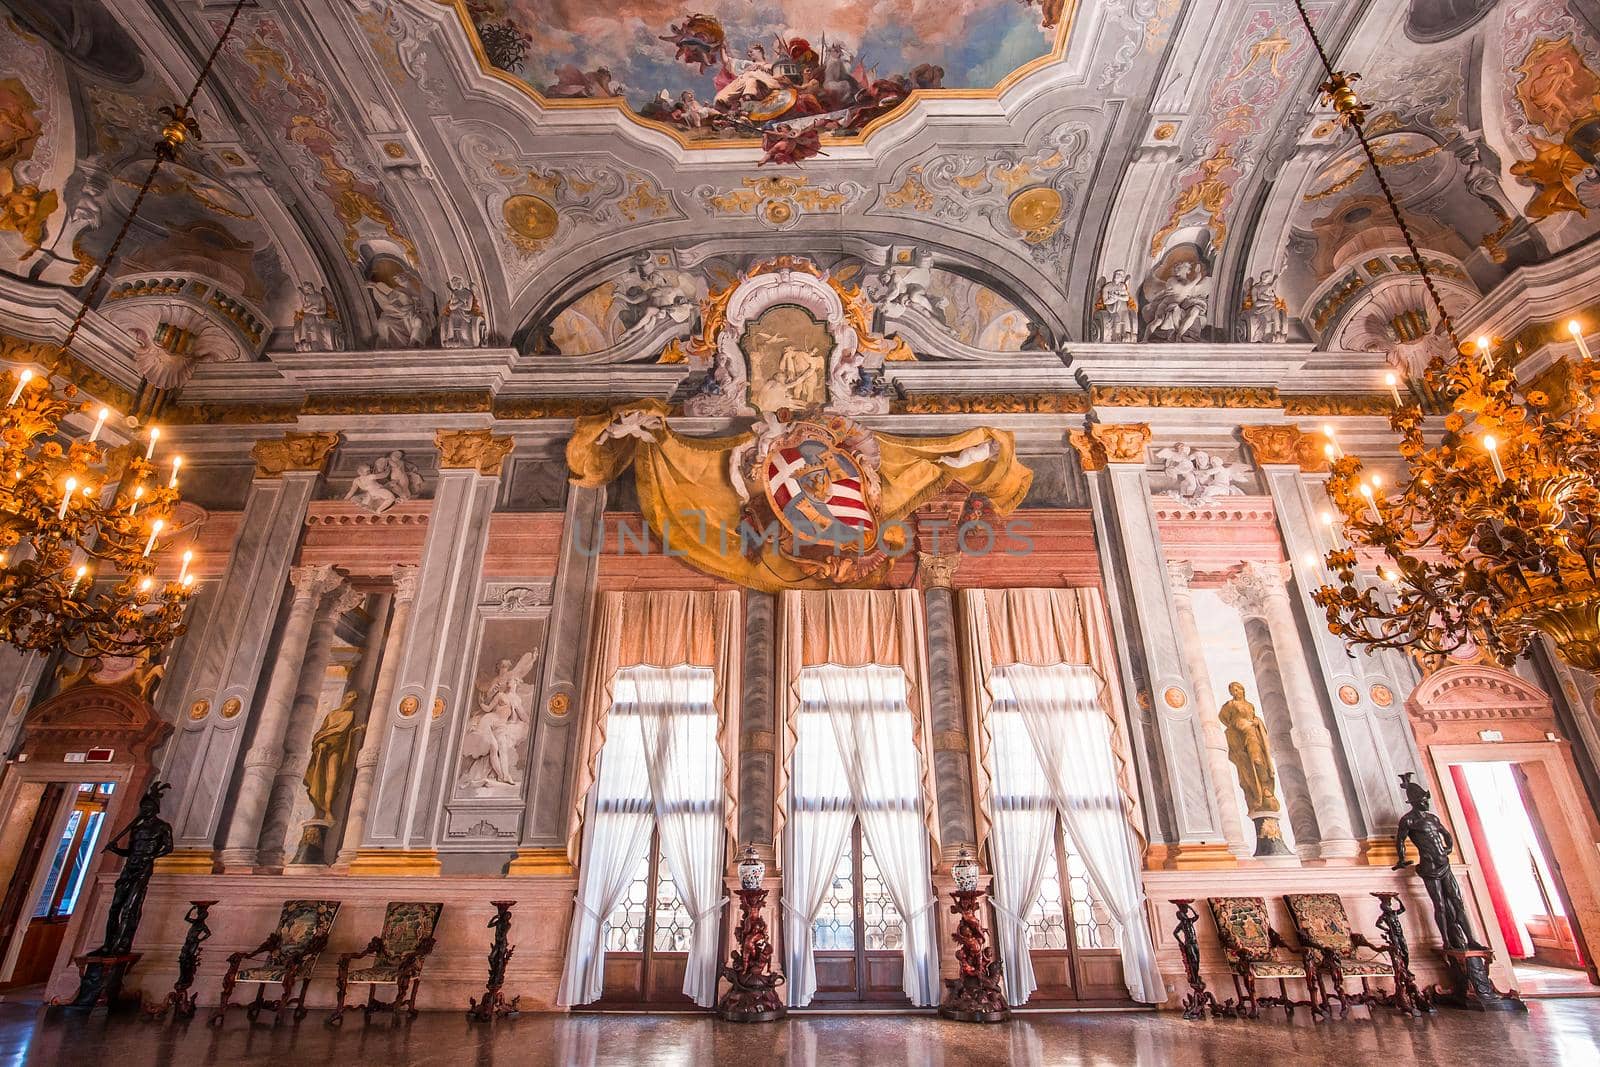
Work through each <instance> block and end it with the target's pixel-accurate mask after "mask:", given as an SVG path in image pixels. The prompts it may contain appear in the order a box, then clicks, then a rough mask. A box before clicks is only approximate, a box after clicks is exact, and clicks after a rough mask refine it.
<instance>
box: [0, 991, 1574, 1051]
mask: <svg viewBox="0 0 1600 1067" xmlns="http://www.w3.org/2000/svg"><path fill="white" fill-rule="evenodd" d="M1357 1014H1359V1013H1353V1014H1352V1016H1351V1018H1350V1020H1348V1021H1347V1022H1343V1023H1334V1024H1329V1023H1312V1022H1310V1021H1309V1020H1305V1021H1302V1020H1301V1019H1299V1018H1296V1020H1295V1022H1294V1023H1293V1024H1285V1023H1283V1022H1282V1021H1278V1020H1275V1021H1272V1022H1266V1021H1262V1022H1257V1023H1246V1022H1185V1021H1184V1020H1183V1019H1182V1018H1181V1017H1179V1016H1177V1015H1175V1014H1173V1013H1170V1012H1169V1013H1161V1014H1156V1013H1144V1012H1139V1013H1120V1014H1118V1013H1101V1014H1053V1015H1022V1016H1019V1017H1018V1018H1016V1019H1015V1020H1013V1021H1011V1022H1009V1023H1003V1024H1001V1025H998V1026H987V1027H985V1026H965V1025H962V1024H959V1023H951V1022H945V1021H943V1020H941V1019H937V1018H934V1017H931V1016H926V1015H880V1016H875V1017H871V1018H865V1017H862V1016H849V1015H821V1016H818V1015H813V1016H805V1017H800V1018H791V1019H789V1020H788V1021H785V1022H781V1023H775V1024H771V1025H766V1026H734V1025H731V1024H728V1023H722V1022H718V1021H714V1020H711V1019H707V1018H705V1017H701V1016H687V1015H678V1016H663V1015H573V1016H566V1015H524V1016H521V1017H519V1018H515V1019H508V1020H504V1021H502V1022H499V1023H496V1024H494V1025H492V1026H483V1025H477V1024H473V1023H469V1022H468V1021H467V1020H466V1019H465V1018H464V1017H462V1016H459V1015H453V1014H444V1013H434V1014H426V1015H423V1016H421V1017H420V1018H418V1019H417V1020H416V1021H415V1022H413V1023H411V1024H409V1025H405V1024H401V1025H399V1026H395V1025H393V1024H391V1023H390V1022H388V1021H387V1020H379V1021H375V1022H374V1023H373V1024H371V1025H366V1024H364V1023H363V1022H362V1020H361V1017H360V1016H359V1015H355V1016H353V1017H352V1018H350V1019H349V1020H347V1022H346V1024H345V1026H344V1028H343V1029H342V1030H330V1029H329V1028H328V1027H326V1026H323V1025H322V1022H321V1019H320V1018H319V1017H318V1015H312V1016H311V1017H310V1018H308V1019H306V1020H305V1022H303V1023H301V1024H300V1025H298V1026H295V1025H293V1024H290V1023H286V1024H284V1025H282V1026H277V1027H274V1026H272V1025H270V1024H268V1023H266V1022H261V1023H257V1024H255V1025H251V1024H250V1023H249V1022H247V1021H246V1020H245V1018H244V1016H243V1014H242V1013H241V1014H240V1015H239V1016H238V1017H237V1018H230V1019H229V1020H228V1023H227V1025H226V1026H225V1027H223V1028H222V1029H220V1030H212V1029H210V1028H209V1027H207V1026H205V1025H204V1016H203V1015H202V1016H201V1017H200V1018H198V1019H196V1020H195V1021H194V1022H192V1023H189V1024H170V1023H168V1024H162V1023H146V1022H144V1021H142V1020H139V1019H136V1018H135V1019H126V1020H114V1021H113V1020H107V1019H105V1018H104V1017H102V1016H98V1015H96V1016H91V1017H89V1018H88V1019H87V1020H72V1021H67V1020H59V1019H41V1018H40V1017H39V1012H38V1009H37V1008H34V1007H30V1006H28V1005H24V1004H16V1003H6V1004H0V1067H20V1065H22V1064H52V1065H55V1064H62V1065H66V1064H72V1065H77V1064H94V1065H97V1067H143V1065H146V1064H163V1065H165V1064H181V1065H182V1067H209V1065H213V1064H227V1065H229V1067H247V1065H253V1064H274V1065H284V1064H307V1065H316V1067H355V1065H358V1064H382V1065H384V1067H432V1065H435V1064H437V1065H439V1067H444V1065H450V1067H469V1065H470V1067H494V1065H496V1064H502V1065H505V1067H512V1065H517V1067H522V1065H530V1067H531V1065H541V1067H542V1065H545V1064H560V1065H562V1067H567V1065H572V1067H607V1065H623V1064H629V1065H631V1064H649V1065H651V1067H691V1065H700V1064H729V1065H734V1067H766V1065H768V1064H786V1065H793V1067H814V1065H826V1067H901V1065H918V1067H922V1065H929V1067H944V1065H948V1067H981V1065H987V1064H996V1065H998V1064H1026V1065H1034V1064H1037V1065H1041V1067H1042V1065H1047V1064H1049V1065H1053V1064H1083V1065H1092V1067H1122V1065H1133V1064H1140V1065H1143V1064H1182V1065H1185V1067H1233V1065H1236V1064H1278V1063H1282V1064H1294V1065H1296V1067H1300V1065H1306V1064H1320V1063H1328V1064H1335V1063H1337V1064H1343V1065H1349V1067H1358V1065H1366V1064H1373V1065H1379V1064H1381V1065H1383V1067H1402V1065H1409V1064H1441V1065H1442V1064H1452V1065H1454V1064H1493V1065H1498V1067H1510V1065H1513V1064H1538V1065H1539V1067H1566V1065H1573V1067H1576V1065H1580V1064H1587V1065H1589V1067H1593V1065H1594V1064H1596V1063H1600V1004H1597V1002H1596V1001H1594V1000H1583V999H1574V1000H1541V1001H1535V1002H1533V1003H1532V1004H1531V1005H1530V1009H1529V1012H1528V1014H1527V1015H1521V1016H1508V1015H1490V1016H1483V1015H1474V1014H1469V1013H1461V1012H1448V1013H1441V1014H1439V1015H1438V1016H1436V1017H1434V1018H1429V1019H1420V1020H1407V1019H1402V1018H1397V1017H1394V1016H1388V1015H1380V1016H1379V1017H1378V1018H1377V1019H1373V1020H1370V1021H1369V1020H1367V1019H1364V1018H1357Z"/></svg>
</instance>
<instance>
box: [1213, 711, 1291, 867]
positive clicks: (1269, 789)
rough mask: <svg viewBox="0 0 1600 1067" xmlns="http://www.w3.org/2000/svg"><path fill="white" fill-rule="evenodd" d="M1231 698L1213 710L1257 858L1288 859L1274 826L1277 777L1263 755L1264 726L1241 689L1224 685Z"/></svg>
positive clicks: (1286, 848)
mask: <svg viewBox="0 0 1600 1067" xmlns="http://www.w3.org/2000/svg"><path fill="white" fill-rule="evenodd" d="M1228 696H1229V697H1230V698H1231V699H1230V700H1229V701H1228V702H1227V703H1226V704H1224V705H1222V707H1221V708H1219V709H1217V718H1218V719H1220V720H1221V721H1222V725H1223V728H1224V736H1225V737H1226V738H1227V741H1228V759H1229V761H1230V762H1232V763H1233V768H1234V770H1235V771H1237V772H1238V774H1239V787H1240V788H1241V789H1243V790H1244V799H1245V804H1246V805H1247V806H1248V808H1249V812H1250V821H1251V822H1253V823H1255V827H1256V855H1257V856H1288V855H1290V854H1291V853H1290V852H1289V846H1288V844H1286V843H1285V842H1284V840H1283V829H1282V828H1281V827H1280V826H1279V825H1278V811H1279V805H1278V792H1277V790H1278V776H1277V773H1276V772H1275V771H1274V770H1273V767H1272V755H1271V754H1270V753H1269V752H1268V751H1267V726H1266V723H1264V722H1262V721H1261V717H1260V716H1259V715H1257V714H1256V709H1255V705H1254V704H1251V703H1250V702H1249V701H1248V700H1246V699H1245V698H1244V685H1243V683H1240V682H1229V683H1228Z"/></svg>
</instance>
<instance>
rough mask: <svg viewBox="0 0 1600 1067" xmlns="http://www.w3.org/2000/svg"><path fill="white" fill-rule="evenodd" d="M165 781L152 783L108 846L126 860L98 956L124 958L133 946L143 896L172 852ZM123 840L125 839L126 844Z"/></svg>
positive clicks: (112, 898)
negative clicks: (165, 808)
mask: <svg viewBox="0 0 1600 1067" xmlns="http://www.w3.org/2000/svg"><path fill="white" fill-rule="evenodd" d="M170 788H171V786H169V785H168V784H167V783H166V782H151V783H150V788H149V789H146V790H145V792H144V796H142V797H140V798H139V814H138V816H137V817H135V818H134V820H133V821H132V822H130V823H129V824H128V825H127V826H124V827H123V828H122V832H121V833H119V834H117V836H116V837H113V838H112V839H111V840H110V841H108V842H107V843H106V849H105V850H106V851H107V852H110V853H112V854H113V855H117V856H121V857H123V859H124V861H125V862H124V863H123V865H122V871H121V873H119V874H118V875H117V885H116V888H115V889H114V890H113V891H112V893H111V912H110V914H109V915H107V916H106V940H105V944H103V945H101V946H100V947H99V948H97V949H95V950H94V952H93V953H92V955H95V956H122V955H126V954H127V952H128V951H129V950H130V949H131V948H132V947H133V935H134V934H135V933H136V932H137V931H138V929H139V915H140V913H141V912H143V911H144V895H145V891H146V890H147V889H148V888H149V886H150V875H151V874H152V873H154V871H155V867H156V860H158V859H160V858H161V857H162V856H165V855H166V854H167V853H169V852H171V851H172V825H171V824H170V823H168V822H167V820H165V819H163V818H162V817H161V794H162V793H165V792H166V791H167V790H168V789H170ZM124 839H126V840H125V841H124Z"/></svg>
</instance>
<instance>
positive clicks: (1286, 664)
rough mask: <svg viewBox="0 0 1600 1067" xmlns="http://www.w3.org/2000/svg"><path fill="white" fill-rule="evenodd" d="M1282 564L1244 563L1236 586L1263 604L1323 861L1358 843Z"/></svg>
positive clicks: (1353, 851) (1356, 848)
mask: <svg viewBox="0 0 1600 1067" xmlns="http://www.w3.org/2000/svg"><path fill="white" fill-rule="evenodd" d="M1284 571H1285V565H1282V564H1271V563H1246V564H1245V573H1244V574H1243V575H1241V576H1240V578H1239V582H1240V583H1242V584H1247V585H1250V586H1254V587H1255V588H1254V590H1253V595H1255V596H1259V597H1260V599H1261V602H1262V617H1263V619H1264V621H1265V622H1266V624H1267V630H1268V632H1269V633H1270V634H1271V637H1272V650H1273V652H1274V653H1275V654H1276V655H1277V658H1278V673H1279V676H1280V677H1281V678H1282V679H1283V695H1284V699H1285V700H1286V701H1287V703H1288V705H1289V718H1290V721H1291V722H1292V723H1293V724H1294V725H1293V727H1292V728H1291V730H1290V736H1291V739H1292V740H1293V741H1294V747H1295V751H1297V752H1299V753H1300V765H1301V766H1302V767H1303V768H1304V769H1305V772H1306V788H1307V789H1308V790H1310V793H1311V802H1312V804H1313V805H1314V807H1315V809H1316V813H1317V827H1318V829H1320V830H1321V832H1322V841H1321V843H1320V845H1319V854H1320V855H1321V857H1322V858H1323V859H1334V858H1346V857H1352V856H1356V855H1359V854H1360V852H1361V847H1360V845H1359V844H1358V843H1357V842H1356V838H1355V833H1354V831H1353V830H1352V828H1351V823H1350V809H1349V806H1348V803H1347V801H1346V799H1345V791H1344V783H1343V782H1342V781H1341V779H1340V777H1339V765H1338V762H1337V761H1336V759H1335V758H1334V754H1333V735H1332V734H1330V733H1329V732H1328V728H1327V726H1326V725H1324V724H1323V718H1322V704H1321V702H1320V701H1319V700H1318V699H1317V690H1316V685H1315V683H1314V682H1313V680H1312V677H1311V668H1310V663H1309V662H1308V660H1307V658H1306V649H1305V645H1304V644H1303V643H1302V642H1301V640H1300V623H1299V620H1297V619H1296V618H1295V614H1294V606H1293V605H1292V604H1291V603H1290V601H1289V589H1288V587H1287V585H1285V574H1284Z"/></svg>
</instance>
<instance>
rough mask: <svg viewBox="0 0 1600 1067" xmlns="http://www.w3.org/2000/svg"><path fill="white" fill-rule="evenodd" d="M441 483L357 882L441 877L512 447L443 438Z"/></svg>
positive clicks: (502, 440) (505, 441)
mask: <svg viewBox="0 0 1600 1067" xmlns="http://www.w3.org/2000/svg"><path fill="white" fill-rule="evenodd" d="M434 441H435V443H436V444H437V445H438V448H439V481H438V484H437V486H436V488H435V489H434V494H433V511H432V513H431V515H430V517H429V519H428V538H427V541H426V542H424V544H423V548H422V562H421V566H420V567H419V568H418V571H417V592H416V598H415V600H414V601H413V603H412V608H411V611H412V615H411V623H410V625H409V626H408V627H406V635H405V638H404V641H405V643H404V645H403V646H402V648H403V652H402V654H401V655H400V657H399V674H398V676H397V677H396V679H395V682H394V692H393V694H392V696H391V700H392V701H393V709H392V711H390V712H389V714H388V715H387V716H386V718H385V719H384V722H383V727H384V734H385V736H384V739H383V742H382V745H381V749H380V756H379V759H378V765H377V772H376V786H375V788H374V792H373V799H372V803H371V804H370V805H369V806H368V809H367V817H366V832H365V836H364V838H363V839H362V843H361V847H360V849H359V851H358V852H357V855H356V857H355V859H354V860H353V861H352V862H351V865H350V869H351V872H352V873H357V874H378V873H405V872H410V873H437V872H438V870H439V860H438V856H437V854H436V853H435V852H434V851H433V849H432V847H431V842H432V834H433V825H434V821H435V818H434V816H435V815H436V814H437V809H438V806H439V805H438V802H437V801H438V795H437V794H438V793H439V790H440V785H441V783H440V782H439V779H440V777H441V776H442V774H443V769H442V766H441V764H442V756H441V751H442V749H443V748H444V747H445V745H446V742H447V740H448V732H449V729H450V727H451V724H452V723H455V722H457V721H458V720H459V718H460V716H461V715H464V714H465V713H466V711H467V705H468V703H469V702H470V701H469V699H468V696H467V695H464V694H462V693H460V692H458V686H459V685H461V684H462V682H463V681H464V675H465V671H466V667H465V661H466V659H467V656H468V654H469V652H470V650H469V649H468V648H467V647H466V646H467V642H468V640H470V638H471V636H472V626H471V620H472V612H473V609H474V606H475V604H476V602H477V595H478V586H479V584H480V582H481V580H482V576H483V557H484V550H485V549H486V548H487V547H488V541H489V517H490V515H491V514H492V513H493V511H494V506H495V503H496V500H497V499H498V497H499V490H500V468H501V464H502V463H503V462H504V460H505V457H506V456H507V455H509V454H510V452H511V447H512V442H511V439H510V438H508V437H495V436H494V435H493V434H491V433H490V432H489V431H488V430H440V431H439V432H438V434H437V435H435V437H434Z"/></svg>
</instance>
